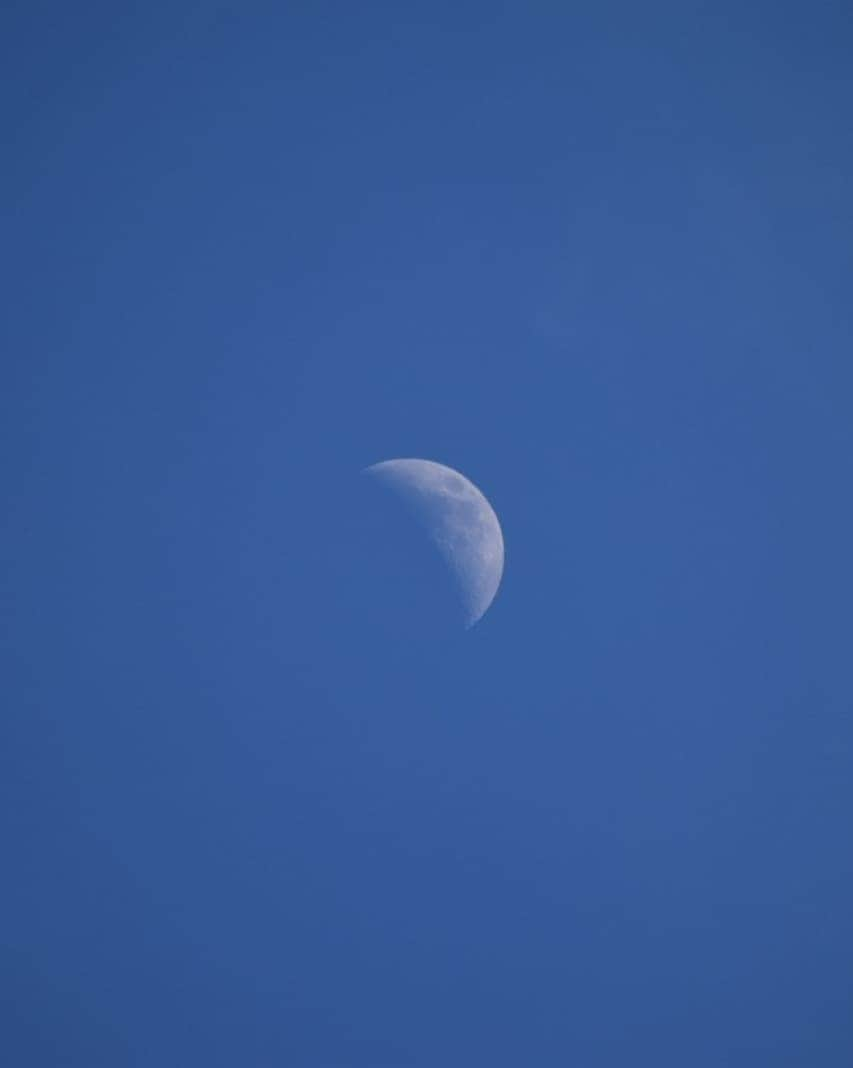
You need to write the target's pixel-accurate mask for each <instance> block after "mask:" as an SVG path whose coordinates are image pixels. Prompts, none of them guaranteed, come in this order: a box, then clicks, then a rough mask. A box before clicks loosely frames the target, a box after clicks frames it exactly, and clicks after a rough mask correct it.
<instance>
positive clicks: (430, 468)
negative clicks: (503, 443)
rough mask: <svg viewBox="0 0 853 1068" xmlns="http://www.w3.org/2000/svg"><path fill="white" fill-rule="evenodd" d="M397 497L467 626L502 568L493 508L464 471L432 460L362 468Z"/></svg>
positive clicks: (501, 547) (501, 544)
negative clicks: (420, 529) (432, 549)
mask: <svg viewBox="0 0 853 1068" xmlns="http://www.w3.org/2000/svg"><path fill="white" fill-rule="evenodd" d="M363 473H364V474H366V475H370V476H371V477H373V478H376V479H378V480H379V481H380V482H382V483H384V484H385V485H387V486H388V487H389V488H391V489H392V490H394V491H395V492H396V493H397V494H399V496H400V497H401V498H403V499H404V500H405V501H406V502H407V503H408V504H409V506H410V507H411V508H412V510H413V511H414V512H415V514H416V515H417V516H418V518H419V519H420V521H421V522H422V524H423V526H424V527H425V528H426V530H427V531H428V533H429V536H430V538H431V539H432V541H433V543H434V544H435V546H436V547H437V549H438V550H439V552H440V553H441V555H442V557H443V559H444V561H445V563H446V564H447V566H448V568H449V569H450V572H451V574H452V575H453V577H454V579H455V582H456V586H457V589H458V591H459V594H460V597H461V600H462V604H463V609H464V612H465V624H466V626H468V627H471V626H473V625H474V624H475V623H476V622H477V620H478V619H480V618H481V616H482V615H483V613H484V612H485V611H486V609H487V608H488V607H489V605H490V604H491V603H492V601H493V600H494V597H495V594H496V593H497V591H498V586H499V585H500V581H501V576H502V574H503V567H504V541H503V534H502V532H501V527H500V523H499V522H498V517H497V516H496V515H495V512H494V509H493V508H492V506H491V505H490V504H489V502H488V501H487V500H486V498H485V497H484V496H483V494H482V493H481V492H480V490H479V489H477V487H476V486H475V485H474V484H473V482H470V481H469V480H468V479H467V478H465V476H464V475H461V474H460V473H459V472H458V471H454V470H453V468H452V467H445V465H444V464H438V463H435V462H434V461H433V460H414V459H401V460H384V461H383V462H382V463H378V464H372V465H371V466H370V467H366V468H364V471H363Z"/></svg>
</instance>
